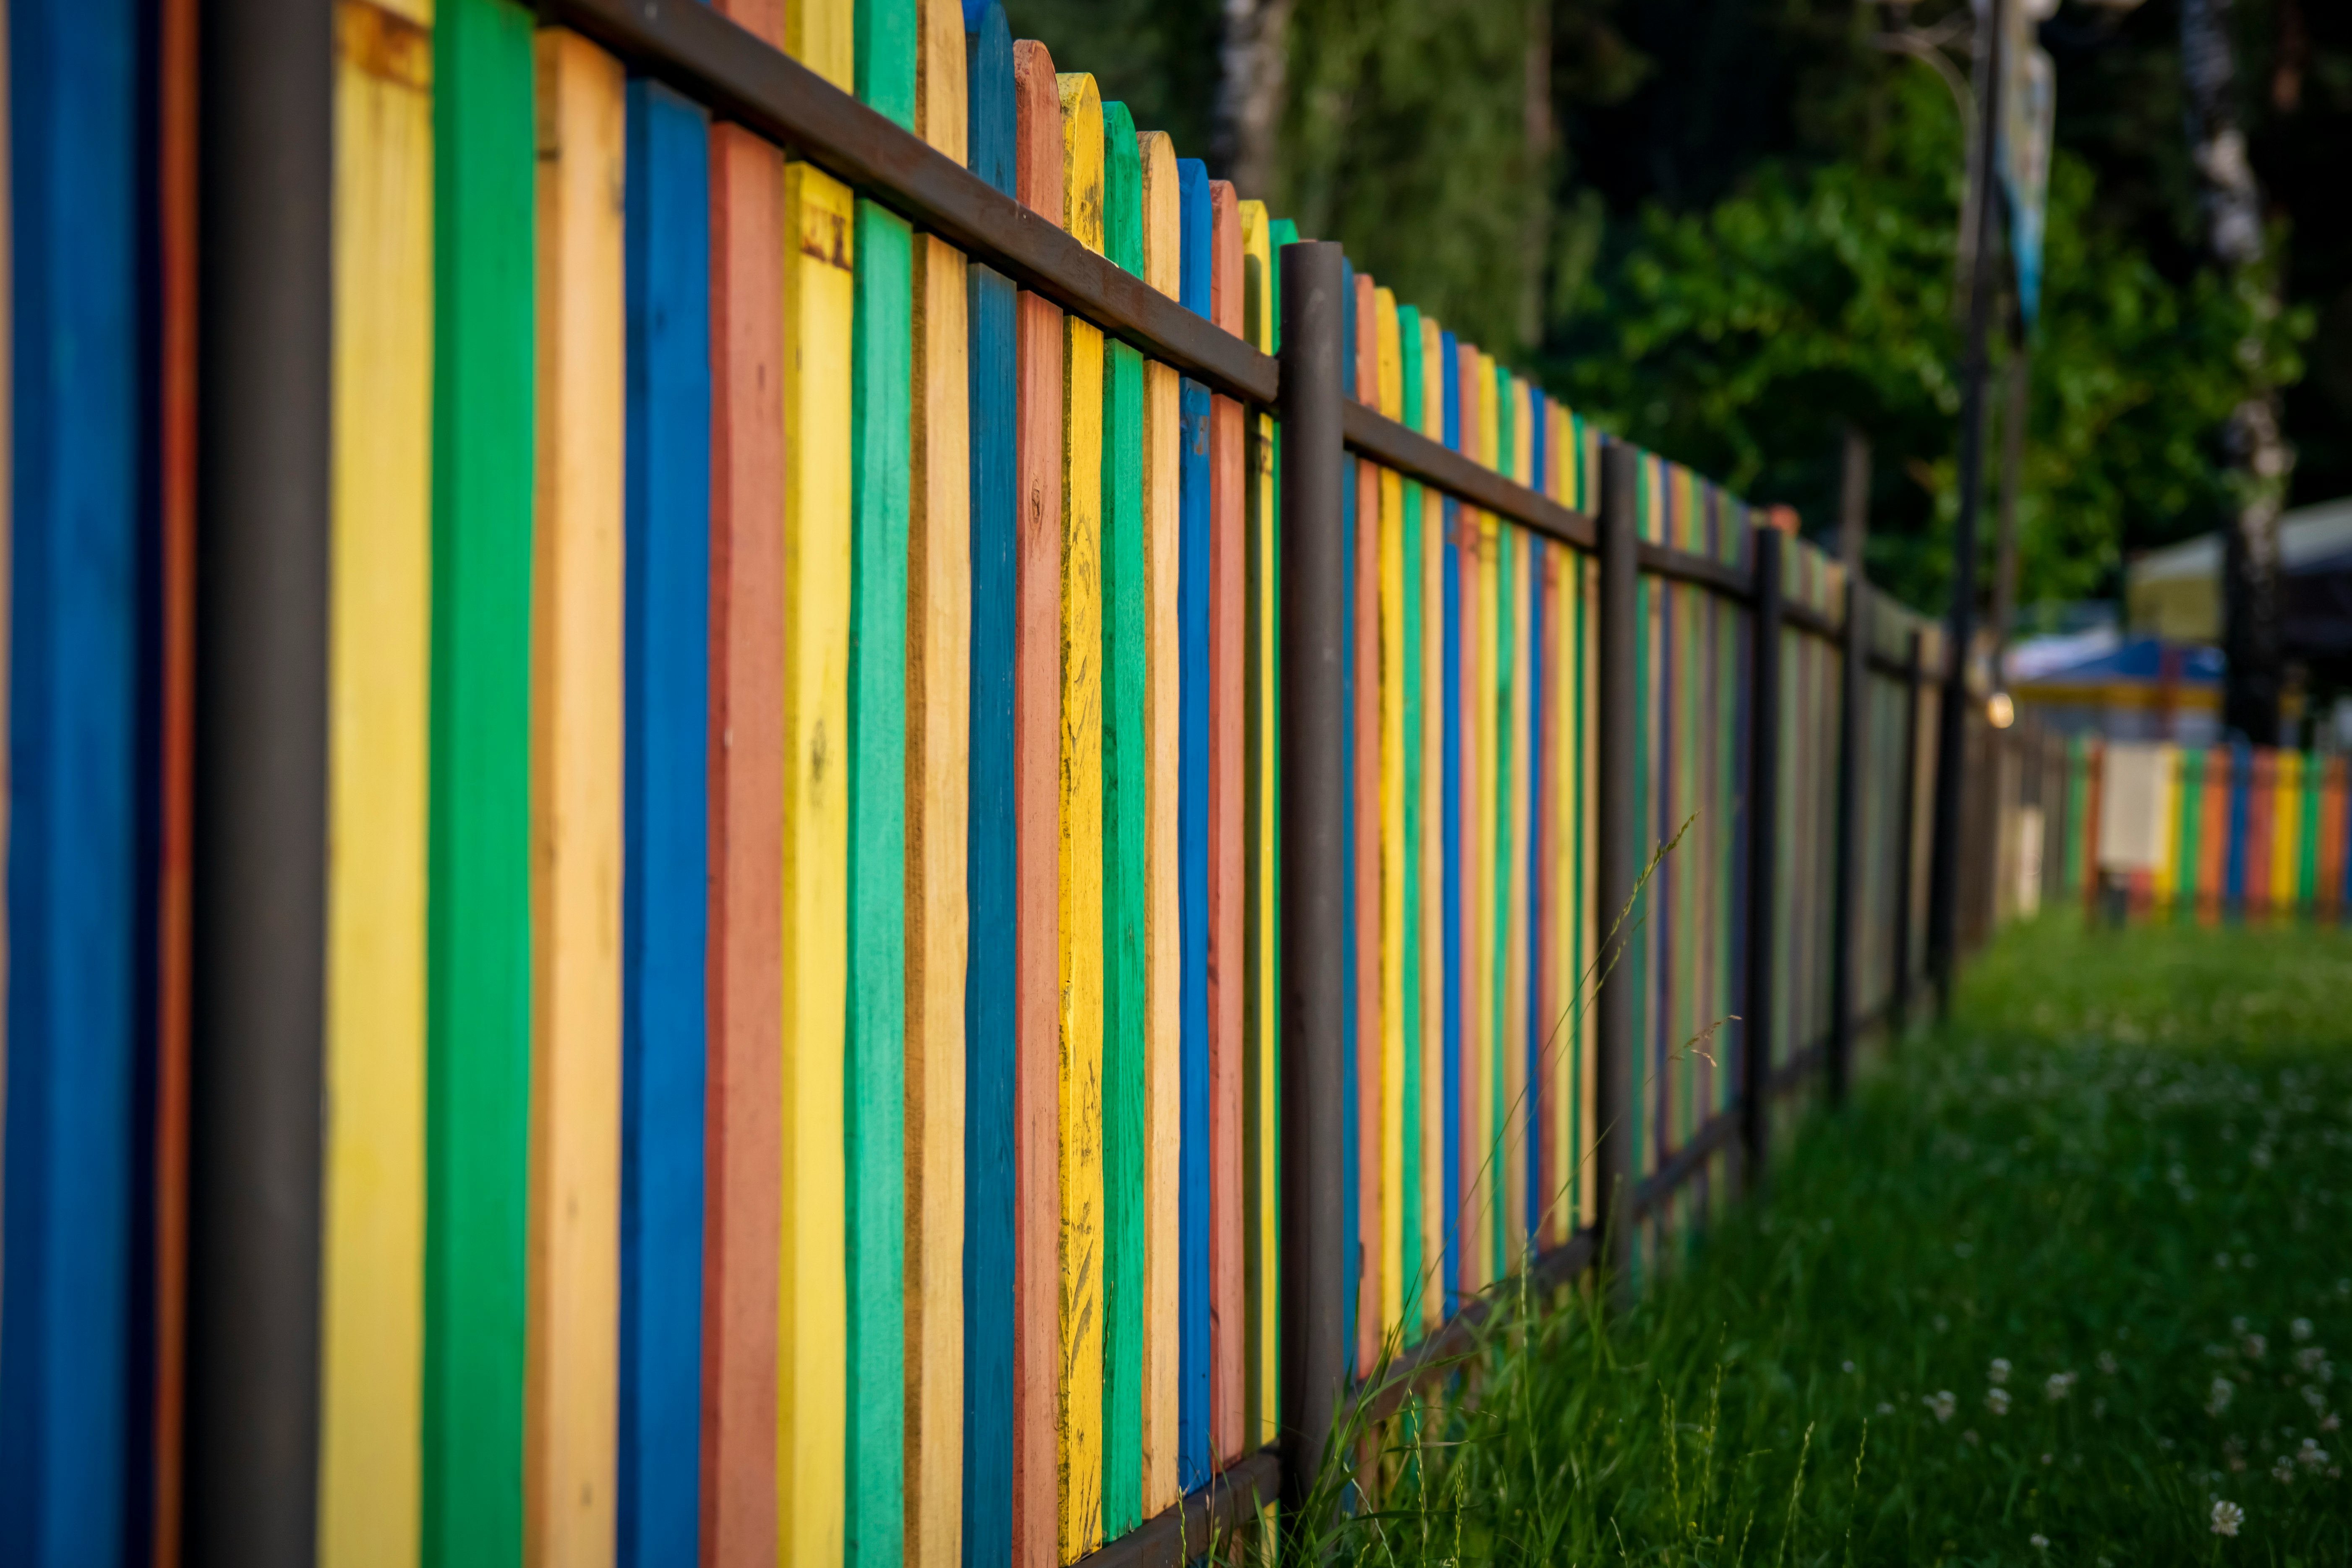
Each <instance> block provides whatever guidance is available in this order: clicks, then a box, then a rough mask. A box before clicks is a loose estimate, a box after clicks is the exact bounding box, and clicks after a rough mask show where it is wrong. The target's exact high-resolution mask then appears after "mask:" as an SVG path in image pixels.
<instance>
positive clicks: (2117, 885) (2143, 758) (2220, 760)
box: [2059, 738, 2352, 923]
mask: <svg viewBox="0 0 2352 1568" xmlns="http://www.w3.org/2000/svg"><path fill="white" fill-rule="evenodd" d="M2063 766H2064V770H2065V772H2064V774H2063V777H2064V780H2065V793H2066V800H2067V803H2068V805H2069V807H2070V808H2071V810H2070V812H2069V815H2070V816H2071V817H2072V818H2073V819H2074V820H2075V821H2078V822H2079V823H2080V824H2081V825H2082V826H2081V828H2080V830H2079V831H2078V832H2076V833H2074V834H2073V835H2071V836H2069V837H2067V838H2066V839H2065V841H2064V843H2063V847H2061V848H2060V850H2059V853H2060V854H2061V855H2062V856H2063V865H2064V873H2063V874H2064V884H2063V885H2064V887H2065V889H2067V890H2068V891H2071V892H2080V893H2081V894H2083V895H2084V897H2085V899H2086V902H2087V905H2088V907H2089V909H2090V910H2091V911H2092V912H2093V913H2094V914H2098V913H2101V912H2105V913H2106V914H2108V915H2110V916H2118V915H2120V916H2157V917H2170V918H2179V919H2182V920H2194V921H2201V922H2205V923H2211V922H2213V921H2221V920H2239V919H2253V920H2263V919H2296V918H2308V919H2316V920H2328V921H2336V920H2341V919H2343V918H2344V914H2345V911H2346V910H2347V907H2352V855H2347V845H2352V765H2348V764H2347V759H2346V758H2344V757H2343V756H2341V755H2329V754H2326V753H2324V752H2294V751H2284V750H2280V749H2276V748H2273V747H2269V746H2212V747H2187V746H2175V745H2168V744H2159V743H2154V742H2102V741H2099V740H2097V739H2095V738H2077V739H2075V740H2074V741H2073V742H2069V743H2068V744H2067V749H2066V751H2065V753H2064V763H2063Z"/></svg>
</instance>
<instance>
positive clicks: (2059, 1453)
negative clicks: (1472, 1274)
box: [1283, 915, 2352, 1568]
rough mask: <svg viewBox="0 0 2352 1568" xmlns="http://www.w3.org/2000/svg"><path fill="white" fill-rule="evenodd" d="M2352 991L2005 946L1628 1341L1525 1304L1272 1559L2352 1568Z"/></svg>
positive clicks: (2069, 942) (2324, 967)
mask: <svg viewBox="0 0 2352 1568" xmlns="http://www.w3.org/2000/svg"><path fill="white" fill-rule="evenodd" d="M2347 987H2352V939H2347V936H2346V935H2345V934H2344V933H2343V932H2341V931H2311V930H2298V931H2277V930H2267V931H2200V930H2194V929H2180V928H2168V929H2162V930H2156V931H2134V932H2129V933H2123V934H2117V933H2113V932H2105V931H2083V930H2082V929H2081V928H2080V927H2079V925H2078V924H2077V923H2076V922H2074V921H2073V920H2072V919H2071V918H2068V917H2065V916H2063V915H2062V916H2058V917H2052V918H2045V920H2043V921H2042V922H2040V923H2039V924H2037V925H2030V926H2026V927H2023V928H2021V929H2018V930H2014V931H2011V933H2009V935H2008V936H2007V937H2006V938H2005V939H2004V940H2003V941H2002V942H2000V944H1998V945H1997V946H1996V947H1995V948H1994V950H1993V951H1992V952H1990V953H1989V954H1987V955H1986V956H1985V957H1984V958H1983V959H1982V960H1981V961H1980V962H1979V964H1978V966H1977V967H1976V969H1975V970H1974V971H1973V972H1972V973H1970V974H1969V977H1968V979H1967V980H1966V982H1965V984H1964V985H1963V987H1962V992H1961V996H1960V999H1959V1006H1958V1014H1957V1019H1956V1022H1955V1024H1954V1025H1953V1026H1951V1027H1950V1028H1948V1029H1947V1030H1945V1031H1942V1032H1939V1033H1937V1034H1935V1035H1933V1036H1930V1037H1927V1038H1925V1039H1915V1040H1914V1041H1913V1042H1911V1043H1910V1044H1909V1045H1908V1046H1906V1047H1904V1048H1903V1049H1902V1050H1901V1052H1900V1053H1898V1054H1896V1055H1895V1056H1894V1057H1893V1058H1892V1059H1891V1060H1888V1061H1885V1062H1883V1063H1881V1064H1879V1065H1878V1067H1877V1068H1876V1069H1875V1070H1874V1072H1873V1073H1872V1074H1870V1075H1869V1076H1868V1077H1867V1078H1866V1079H1865V1081H1864V1084H1863V1086H1862V1088H1861V1089H1860V1091H1859V1093H1858V1096H1857V1102H1856V1104H1855V1106H1854V1108H1853V1110H1852V1111H1851V1112H1850V1113H1849V1114H1848V1115H1846V1116H1844V1117H1843V1118H1840V1119H1838V1120H1835V1121H1832V1120H1829V1119H1827V1118H1819V1119H1817V1120H1816V1121H1814V1122H1813V1123H1812V1124H1811V1125H1810V1126H1809V1127H1808V1128H1807V1129H1805V1130H1804V1131H1803V1133H1802V1135H1801V1137H1800V1138H1799V1139H1797V1140H1796V1141H1795V1147H1794V1148H1793V1149H1792V1150H1791V1151H1790V1152H1789V1153H1788V1155H1787V1156H1786V1158H1785V1159H1784V1161H1783V1163H1781V1164H1780V1166H1779V1167H1778V1168H1777V1169H1776V1170H1775V1172H1774V1174H1773V1188H1772V1192H1771V1194H1770V1198H1769V1205H1765V1206H1761V1207H1758V1208H1735V1209H1732V1210H1731V1211H1730V1212H1728V1213H1727V1214H1725V1215H1722V1217H1721V1218H1720V1219H1719V1220H1718V1221H1717V1224H1716V1226H1715V1228H1714V1229H1713V1231H1712V1232H1711V1234H1710V1235H1709V1236H1708V1237H1706V1239H1705V1241H1704V1242H1703V1243H1696V1242H1695V1243H1692V1244H1689V1245H1687V1246H1685V1247H1682V1248H1680V1249H1678V1250H1679V1252H1680V1254H1681V1256H1679V1257H1677V1258H1666V1259H1660V1258H1657V1257H1656V1256H1655V1255H1653V1256H1652V1258H1650V1259H1649V1260H1648V1261H1649V1264H1650V1267H1651V1272H1652V1276H1653V1277H1652V1279H1650V1280H1649V1282H1648V1284H1647V1287H1646V1290H1645V1292H1644V1293H1643V1295H1642V1297H1641V1298H1640V1299H1639V1300H1638V1301H1637V1302H1636V1303H1635V1304H1634V1305H1633V1307H1632V1308H1631V1309H1630V1310H1627V1311H1626V1312H1625V1313H1624V1314H1623V1315H1622V1317H1620V1318H1618V1319H1617V1321H1615V1322H1614V1323H1604V1322H1603V1321H1601V1319H1600V1318H1599V1317H1598V1315H1597V1314H1596V1313H1595V1312H1594V1310H1592V1307H1591V1299H1590V1298H1589V1297H1566V1298H1564V1299H1563V1300H1559V1301H1554V1302H1531V1301H1528V1300H1526V1299H1525V1298H1524V1296H1523V1295H1522V1296H1520V1297H1517V1298H1513V1299H1510V1300H1506V1301H1505V1302H1504V1303H1503V1306H1504V1308H1505V1310H1503V1311H1502V1312H1501V1313H1500V1314H1499V1320H1500V1321H1499V1323H1498V1326H1497V1327H1496V1328H1495V1329H1494V1330H1493V1331H1492V1332H1491V1333H1490V1335H1489V1337H1488V1342H1487V1343H1486V1345H1485V1346H1484V1347H1483V1348H1482V1349H1481V1350H1480V1351H1479V1352H1478V1353H1477V1354H1476V1355H1475V1356H1474V1357H1472V1358H1471V1359H1470V1360H1469V1361H1467V1362H1466V1363H1465V1365H1464V1366H1463V1368H1462V1371H1463V1373H1464V1375H1463V1376H1462V1378H1461V1379H1460V1380H1459V1381H1458V1383H1457V1384H1455V1386H1454V1390H1453V1391H1452V1392H1451V1393H1450V1394H1444V1396H1442V1397H1440V1398H1437V1399H1435V1400H1434V1401H1433V1402H1432V1403H1429V1404H1424V1405H1416V1406H1411V1407H1409V1408H1408V1409H1407V1411H1406V1412H1405V1413H1404V1415H1402V1416H1401V1417H1399V1418H1398V1419H1395V1420H1393V1421H1391V1422H1390V1423H1388V1424H1387V1426H1385V1427H1384V1428H1383V1429H1382V1430H1381V1432H1379V1433H1376V1434H1363V1433H1351V1434H1349V1438H1350V1440H1349V1442H1347V1443H1344V1444H1342V1445H1339V1448H1340V1450H1341V1453H1342V1455H1343V1456H1345V1458H1346V1462H1335V1463H1333V1464H1330V1465H1328V1466H1327V1467H1326V1470H1325V1474H1324V1477H1323V1480H1322V1495H1323V1497H1324V1499H1326V1500H1336V1499H1338V1498H1339V1495H1340V1494H1341V1492H1342V1491H1343V1489H1345V1488H1346V1487H1348V1486H1349V1484H1351V1483H1352V1484H1358V1485H1360V1487H1361V1490H1360V1493H1359V1496H1360V1499H1361V1502H1360V1506H1359V1507H1357V1508H1356V1510H1354V1511H1353V1512H1352V1513H1351V1514H1349V1515H1347V1516H1344V1517H1340V1518H1337V1519H1335V1517H1334V1511H1335V1510H1327V1509H1318V1508H1307V1509H1304V1510H1297V1511H1295V1512H1293V1513H1292V1514H1291V1515H1290V1516H1289V1517H1288V1520H1287V1532H1288V1539H1287V1540H1286V1541H1285V1542H1284V1552H1283V1559H1284V1560H1285V1561H1288V1562H1319V1561H1325V1560H1327V1559H1328V1558H1331V1557H1337V1558H1340V1559H1344V1560H1348V1561H1351V1562H1354V1563H1363V1564H1380V1565H1381V1568H1459V1565H1461V1564H1465V1563H1474V1562H1486V1563H1500V1564H1517V1563H1527V1564H1536V1563H1660V1564H1668V1563H1672V1564H1730V1563H1771V1564H1799V1563H1801V1564H1809V1565H1810V1564H1869V1563H1922V1564H1924V1563H1956V1564H1957V1563H1970V1564H1993V1563H2010V1564H2017V1563H2037V1564H2038V1563H2052V1564H2056V1563H2074V1564H2082V1565H2083V1568H2090V1565H2092V1564H2095V1563H2107V1564H2109V1565H2110V1568H2115V1565H2119V1564H2126V1563H2189V1562H2229V1561H2238V1560H2243V1561H2247V1562H2263V1563H2282V1564H2283V1563H2302V1564H2309V1565H2315V1564H2318V1563H2342V1562H2347V1561H2352V1489H2347V1485H2346V1483H2345V1479H2344V1477H2343V1470H2344V1468H2345V1462H2346V1458H2347V1456H2346V1449H2347V1445H2352V1434H2347V1432H2345V1431H2344V1430H2343V1428H2342V1426H2341V1423H2340V1420H2339V1418H2338V1412H2340V1410H2341V1409H2342V1407H2343V1405H2345V1404H2347V1403H2352V1381H2347V1378H2344V1377H2339V1376H2338V1375H2337V1366H2336V1357H2338V1356H2341V1355H2345V1354H2347V1347H2352V1279H2347V1275H2352V1262H2347V1256H2348V1255H2347V1252H2346V1250H2345V1248H2344V1247H2343V1244H2342V1240H2341V1237H2342V1235H2343V1230H2344V1224H2345V1219H2346V1217H2347V1216H2346V1214H2345V1210H2346V1209H2347V1207H2352V1184H2347V1182H2346V1180H2345V1167H2344V1161H2343V1152H2342V1151H2343V1150H2344V1148H2345V1147H2346V1146H2347V1143H2352V1048H2347V1047H2352V1017H2347V1014H2346V1012H2345V1010H2344V1008H2343V1007H2342V1005H2341V998H2342V997H2343V996H2344V995H2345V994H2347ZM1662 1265H1663V1269H1662ZM1504 1289H1506V1291H1508V1290H1509V1289H1510V1287H1505V1288H1504ZM2347 1370H2352V1368H2347ZM1365 1436H1369V1437H1370V1438H1372V1439H1373V1442H1372V1444H1371V1447H1374V1448H1376V1449H1377V1452H1378V1456H1379V1458H1378V1464H1379V1473H1378V1478H1377V1479H1374V1478H1373V1476H1372V1474H1371V1472H1370V1471H1363V1472H1360V1473H1359V1472H1356V1471H1355V1470H1354V1469H1353V1463H1352V1462H1353V1458H1354V1457H1355V1456H1357V1455H1359V1454H1360V1453H1362V1452H1363V1451H1364V1449H1363V1447H1360V1445H1359V1444H1358V1442H1356V1441H1355V1440H1354V1439H1356V1438H1359V1437H1365ZM2222 1501H2226V1502H2228V1503H2230V1504H2231V1505H2233V1506H2235V1507H2236V1508H2237V1509H2239V1510H2242V1514H2243V1518H2242V1521H2240V1524H2239V1532H2238V1533H2237V1534H2236V1535H2235V1536H2226V1535H2223V1534H2219V1533H2216V1531H2214V1529H2213V1523H2214V1520H2215V1511H2214V1510H2215V1504H2216V1503H2217V1502H2222Z"/></svg>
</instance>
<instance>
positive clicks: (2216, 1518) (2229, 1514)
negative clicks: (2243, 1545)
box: [2213, 1498, 2246, 1535]
mask: <svg viewBox="0 0 2352 1568" xmlns="http://www.w3.org/2000/svg"><path fill="white" fill-rule="evenodd" d="M2245 1522H2246V1510H2244V1509H2242V1508H2240V1507H2239V1506H2238V1505H2237V1504H2236V1503H2233V1502H2223V1501H2221V1500H2220V1499H2219V1498H2216V1499H2215V1500H2213V1533H2214V1534H2216V1535H2235V1534H2237V1533H2238V1526H2240V1525H2242V1524H2243V1523H2245Z"/></svg>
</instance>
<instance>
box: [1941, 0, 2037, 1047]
mask: <svg viewBox="0 0 2352 1568" xmlns="http://www.w3.org/2000/svg"><path fill="white" fill-rule="evenodd" d="M2016 4H2021V0H1990V24H1991V25H1990V26H1989V27H1987V28H1986V30H1985V32H1984V33H1982V34H1979V37H1989V39H1990V44H1989V47H1987V49H1986V51H1985V54H1984V57H1983V61H1984V70H1983V72H1982V74H1981V76H1980V78H1979V80H1980V81H1981V83H1982V97H1981V100H1980V102H1979V108H1978V113H1977V130H1976V134H1977V137H1978V142H1977V161H1976V167H1977V170H1978V175H1977V181H1976V188H1975V189H1974V190H1972V191H1970V192H1969V200H1970V201H1972V202H1974V203H1976V204H1977V216H1976V224H1977V226H1976V254H1975V255H1974V256H1973V257H1972V258H1970V260H1969V321H1968V335H1967V337H1966V339H1965V340H1964V343H1965V349H1964V353H1965V356H1966V357H1965V358H1964V359H1963V361H1962V363H1961V366H1960V454H1959V456H1960V475H1959V490H1960V495H1959V502H1960V506H1959V517H1958V521H1956V522H1955V523H1954V525H1953V529H1952V606H1951V610H1950V619H1949V622H1948V628H1949V629H1948V631H1947V633H1946V636H1945V641H1946V644H1947V647H1948V653H1947V655H1946V659H1947V663H1946V667H1945V669H1944V702H1943V706H1942V707H1941V708H1940V709H1938V710H1937V714H1936V728H1937V734H1938V736H1939V738H1940V739H1939V743H1938V744H1937V748H1936V826H1935V837H1934V843H1933V846H1932V849H1933V853H1932V855H1931V857H1930V858H1929V860H1928V866H1927V967H1928V970H1929V972H1930V973H1931V975H1932V977H1933V979H1934V982H1935V986H1936V1007H1937V1012H1938V1013H1939V1014H1940V1013H1945V1012H1948V1011H1949V1010H1950V1008H1951V1005H1952V975H1953V971H1954V968H1955V966H1956V965H1957V964H1958V957H1959V942H1960V929H1959V922H1960V879H1961V876H1962V861H1961V857H1962V856H1963V855H1965V854H1966V853H1967V851H1968V847H1969V846H1968V842H1967V836H1968V824H1967V821H1966V819H1965V816H1964V814H1965V813H1966V811H1967V809H1968V803H1967V798H1966V797H1967V793H1968V787H1969V784H1968V775H1967V768H1968V757H1967V744H1966V743H1967V740H1968V716H1969V708H1970V706H1971V705H1972V704H1973V702H1974V697H1973V695H1972V694H1971V693H1970V691H1969V652H1970V650H1971V649H1972V648H1974V647H1975V646H1976V616H1977V510H1978V505H1979V501H1980V500H1981V499H1982V497H1983V493H1984V426H1985V405H1984V404H1985V398H1984V391H1985V375H1986V363H1987V362H1986V358H1985V334H1986V333H1987V331H1989V330H1990V325H1991V321H1992V308H1993V281H1994V275H1993V261H1992V257H1993V247H1992V237H1993V226H1994V225H1995V224H1997V223H1998V222H2000V205H1999V196H2000V182H1998V181H1996V180H1995V179H1994V178H1993V177H1992V175H1993V167H1994V159H1993V153H1994V144H1995V137H1996V136H1997V134H1998V132H1999V130H2000V89H2001V74H2002V66H2001V58H2000V57H2001V34H2002V28H2003V23H2002V20H2001V14H2002V12H2003V11H2004V10H2005V9H2006V8H2007V7H2008V6H2009V5H2016Z"/></svg>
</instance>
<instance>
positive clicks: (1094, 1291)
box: [1055, 72, 1104, 1563]
mask: <svg viewBox="0 0 2352 1568" xmlns="http://www.w3.org/2000/svg"><path fill="white" fill-rule="evenodd" d="M1058 88H1059V93H1060V98H1061V113H1062V226H1063V227H1064V228H1066V229H1067V230H1068V231H1069V232H1070V234H1071V235H1072V237H1075V238H1076V239H1077V240H1078V242H1079V243H1080V244H1082V245H1084V246H1086V247H1087V248H1088V249H1089V250H1097V251H1098V250H1100V249H1101V248H1102V246H1103V139H1102V98H1101V95H1100V94H1099V93H1098V92H1097V90H1096V88H1095V81H1094V78H1093V77H1091V76H1088V75H1086V74H1085V73H1083V72H1077V73H1065V74H1064V75H1062V76H1061V77H1060V79H1059V81H1058ZM1062 356H1063V363H1062V389H1063V390H1062V729H1061V759H1062V779H1061V790H1062V799H1061V865H1060V911H1059V912H1060V923H1061V939H1062V941H1061V960H1060V975H1061V996H1060V1004H1061V1007H1060V1020H1059V1022H1060V1038H1061V1060H1060V1084H1059V1104H1060V1111H1061V1120H1060V1126H1061V1134H1062V1144H1061V1232H1060V1239H1061V1257H1060V1271H1061V1353H1062V1367H1061V1378H1060V1384H1059V1402H1058V1406H1057V1412H1056V1414H1057V1419H1056V1422H1055V1436H1056V1439H1057V1442H1058V1445H1059V1447H1058V1451H1057V1455H1056V1458H1057V1460H1058V1465H1059V1469H1060V1477H1061V1499H1060V1541H1059V1546H1060V1551H1061V1557H1062V1561H1063V1562H1065V1563H1074V1562H1076V1561H1077V1559H1078V1558H1079V1557H1081V1556H1083V1555H1084V1554H1085V1553H1086V1552H1088V1551H1089V1550H1091V1549H1092V1548H1093V1547H1094V1545H1095V1544H1096V1543H1097V1542H1099V1541H1100V1540H1101V1539H1102V1462H1103V1452H1102V1442H1103V1430H1102V1353H1103V1263H1104V1258H1103V1231H1102V1225H1103V1165H1102V1160H1103V1080H1102V1073H1103V981H1104V974H1103V774H1102V752H1103V672H1102V635H1103V604H1102V525H1103V517H1102V467H1103V428H1102V413H1103V337H1102V332H1101V331H1100V330H1099V329H1098V328H1097V327H1096V326H1094V324H1093V323H1091V322H1088V321H1080V320H1079V319H1078V318H1076V317H1075V316H1066V317H1064V318H1063V336H1062Z"/></svg>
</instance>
